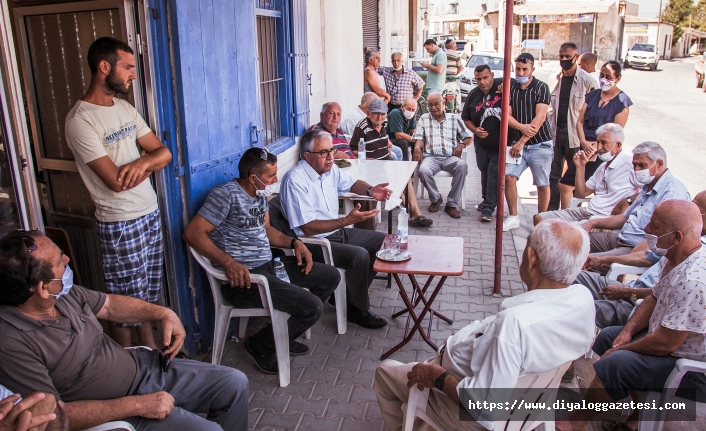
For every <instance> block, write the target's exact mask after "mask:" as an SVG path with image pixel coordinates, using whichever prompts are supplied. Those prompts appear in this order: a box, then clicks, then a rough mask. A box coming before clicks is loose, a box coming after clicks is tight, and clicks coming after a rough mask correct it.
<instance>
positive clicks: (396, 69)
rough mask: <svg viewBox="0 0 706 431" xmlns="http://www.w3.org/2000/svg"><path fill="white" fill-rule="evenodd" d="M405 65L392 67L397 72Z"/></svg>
mask: <svg viewBox="0 0 706 431" xmlns="http://www.w3.org/2000/svg"><path fill="white" fill-rule="evenodd" d="M403 67H404V66H400V67H393V68H392V70H394V71H395V72H397V71H400V70H402V68H403Z"/></svg>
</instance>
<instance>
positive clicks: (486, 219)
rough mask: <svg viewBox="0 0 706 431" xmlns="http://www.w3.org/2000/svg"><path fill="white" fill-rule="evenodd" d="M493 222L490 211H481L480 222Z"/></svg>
mask: <svg viewBox="0 0 706 431" xmlns="http://www.w3.org/2000/svg"><path fill="white" fill-rule="evenodd" d="M491 220H493V213H492V212H490V211H483V212H482V213H481V215H480V221H483V222H490V221H491Z"/></svg>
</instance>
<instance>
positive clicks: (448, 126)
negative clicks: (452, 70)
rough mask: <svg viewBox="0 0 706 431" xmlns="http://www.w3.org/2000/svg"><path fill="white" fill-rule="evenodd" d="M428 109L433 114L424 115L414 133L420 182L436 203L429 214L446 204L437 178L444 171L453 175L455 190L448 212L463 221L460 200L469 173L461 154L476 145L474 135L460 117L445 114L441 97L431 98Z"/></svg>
mask: <svg viewBox="0 0 706 431" xmlns="http://www.w3.org/2000/svg"><path fill="white" fill-rule="evenodd" d="M427 106H428V107H429V113H428V114H424V115H422V117H421V118H420V119H419V124H417V129H416V130H415V131H414V137H413V138H414V139H415V141H416V143H415V145H414V153H413V154H412V160H414V161H421V162H422V163H421V164H420V165H419V180H420V181H421V182H422V185H424V187H426V188H427V191H429V200H430V201H431V202H432V204H431V205H430V206H429V212H432V213H435V212H438V211H439V208H440V207H441V203H442V202H443V199H442V197H441V193H439V189H438V188H437V187H436V181H435V180H434V175H436V174H437V173H439V171H442V170H443V171H446V172H448V173H450V174H451V176H452V180H451V191H450V192H449V195H448V198H447V199H448V201H447V202H446V208H445V209H444V211H446V213H447V214H448V215H450V216H451V217H453V218H460V217H461V212H460V211H459V210H458V201H459V199H460V197H461V192H462V191H463V183H464V181H465V180H466V173H467V172H468V165H467V164H466V162H464V161H463V160H461V153H462V152H463V149H464V148H465V147H467V146H469V145H471V143H472V142H473V133H471V131H470V130H468V129H467V128H466V126H465V125H464V124H463V120H461V116H460V115H458V114H450V113H446V112H444V105H443V100H442V98H441V95H440V94H431V95H429V98H428V99H427ZM422 149H424V151H423V152H422Z"/></svg>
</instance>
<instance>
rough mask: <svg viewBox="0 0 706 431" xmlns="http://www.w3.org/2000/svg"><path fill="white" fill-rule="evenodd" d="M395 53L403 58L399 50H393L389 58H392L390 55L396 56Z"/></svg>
mask: <svg viewBox="0 0 706 431" xmlns="http://www.w3.org/2000/svg"><path fill="white" fill-rule="evenodd" d="M396 55H399V56H400V57H402V58H404V56H403V55H402V53H401V52H399V51H395V52H393V53H392V55H390V60H392V57H394V56H396Z"/></svg>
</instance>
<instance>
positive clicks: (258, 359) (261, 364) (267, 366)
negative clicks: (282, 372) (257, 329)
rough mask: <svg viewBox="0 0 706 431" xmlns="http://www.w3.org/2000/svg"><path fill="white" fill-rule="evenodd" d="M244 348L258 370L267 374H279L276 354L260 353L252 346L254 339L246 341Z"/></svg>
mask: <svg viewBox="0 0 706 431" xmlns="http://www.w3.org/2000/svg"><path fill="white" fill-rule="evenodd" d="M243 347H244V348H245V353H247V354H248V356H250V357H251V358H252V360H253V361H255V366H256V367H257V369H258V370H260V371H262V372H263V373H265V374H279V368H278V367H277V354H276V353H268V354H265V355H263V354H261V353H258V352H257V351H256V350H255V348H254V347H253V345H252V338H248V339H247V340H245V342H244V343H243Z"/></svg>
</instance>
